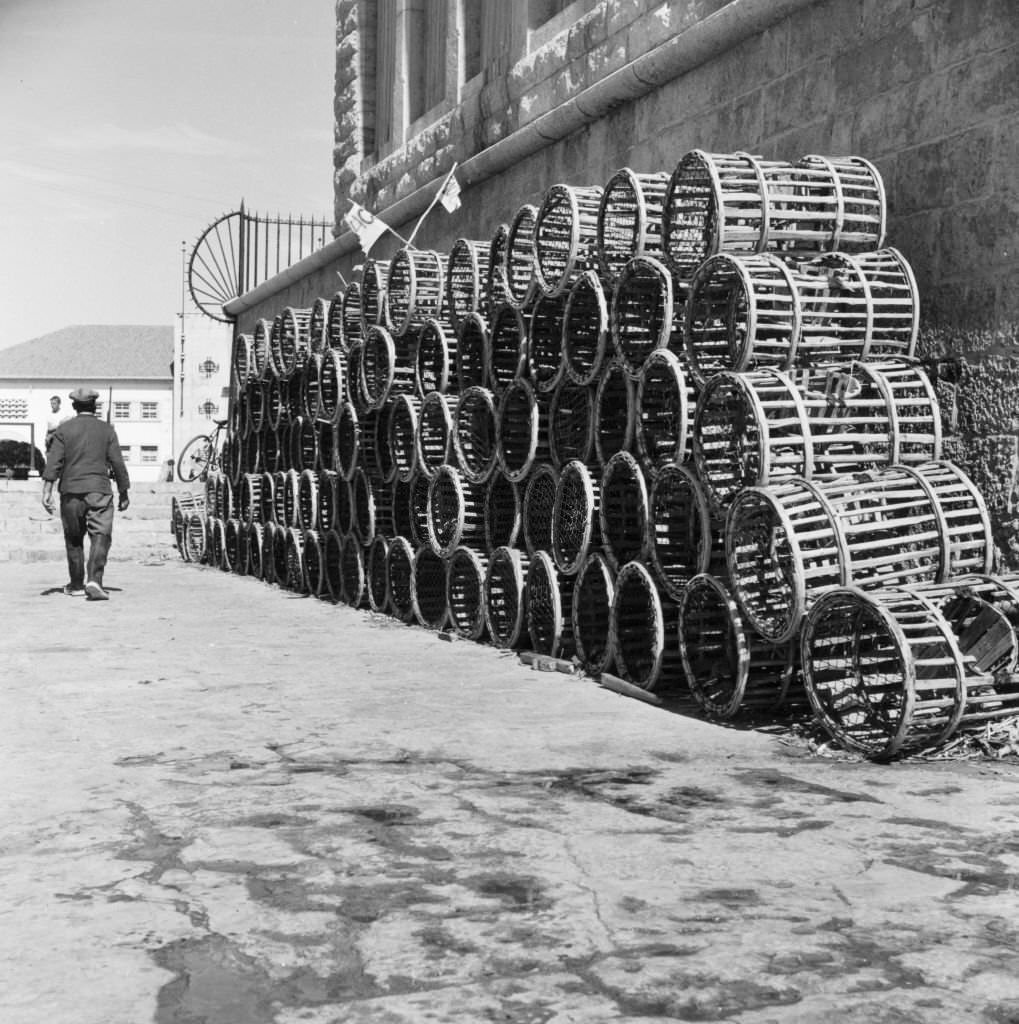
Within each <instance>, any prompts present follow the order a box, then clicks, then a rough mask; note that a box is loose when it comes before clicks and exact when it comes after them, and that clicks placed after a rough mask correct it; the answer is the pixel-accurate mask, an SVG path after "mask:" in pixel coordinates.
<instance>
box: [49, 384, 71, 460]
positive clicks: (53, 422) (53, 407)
mask: <svg viewBox="0 0 1019 1024" xmlns="http://www.w3.org/2000/svg"><path fill="white" fill-rule="evenodd" d="M70 418H71V415H70V413H64V412H61V411H60V395H53V396H52V397H51V398H50V416H49V419H48V420H47V421H46V451H49V450H50V445H51V444H53V435H54V434H55V433H56V432H57V427H59V426H60V424H61V423H63V422H64V420H69V419H70Z"/></svg>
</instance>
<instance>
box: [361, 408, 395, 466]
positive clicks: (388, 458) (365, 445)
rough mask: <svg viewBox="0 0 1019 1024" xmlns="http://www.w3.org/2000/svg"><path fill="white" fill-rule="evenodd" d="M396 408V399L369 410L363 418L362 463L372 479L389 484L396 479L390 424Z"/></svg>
mask: <svg viewBox="0 0 1019 1024" xmlns="http://www.w3.org/2000/svg"><path fill="white" fill-rule="evenodd" d="M394 408H395V399H394V401H391V402H387V403H386V404H385V405H384V406H383V407H382V408H381V409H379V410H378V411H371V412H368V413H367V414H366V415H365V416H364V417H363V418H362V420H361V453H360V465H361V466H362V467H363V468H364V471H365V472H366V473H368V474H369V476H371V477H372V479H375V480H381V481H382V482H383V483H387V484H388V483H392V482H393V481H394V480H395V479H396V462H395V461H394V460H393V451H392V448H391V447H390V444H389V435H390V431H389V425H390V421H391V419H392V415H393V409H394Z"/></svg>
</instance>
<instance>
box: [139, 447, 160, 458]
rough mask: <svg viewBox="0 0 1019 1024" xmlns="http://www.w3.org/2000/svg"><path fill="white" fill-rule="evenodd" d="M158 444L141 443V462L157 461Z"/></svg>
mask: <svg viewBox="0 0 1019 1024" xmlns="http://www.w3.org/2000/svg"><path fill="white" fill-rule="evenodd" d="M158 461H159V446H158V445H154V444H143V445H142V462H158Z"/></svg>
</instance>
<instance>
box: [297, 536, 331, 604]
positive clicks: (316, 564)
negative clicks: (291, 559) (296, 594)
mask: <svg viewBox="0 0 1019 1024" xmlns="http://www.w3.org/2000/svg"><path fill="white" fill-rule="evenodd" d="M301 568H302V572H303V573H304V582H305V587H306V589H307V592H308V593H309V594H311V596H312V597H321V596H322V592H323V591H328V588H327V587H326V583H325V557H324V552H323V550H322V539H321V536H320V535H319V532H318V531H317V530H305V531H304V549H303V550H302V551H301Z"/></svg>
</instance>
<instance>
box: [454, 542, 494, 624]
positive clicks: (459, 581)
mask: <svg viewBox="0 0 1019 1024" xmlns="http://www.w3.org/2000/svg"><path fill="white" fill-rule="evenodd" d="M487 569H488V559H487V558H485V557H484V556H483V555H481V554H479V553H478V552H477V551H474V550H472V549H471V548H469V547H465V546H463V545H461V546H460V547H458V548H457V549H456V550H455V551H454V552H453V554H452V555H451V556H450V559H449V564H448V565H447V567H446V614H447V619H448V621H449V624H450V626H452V628H453V631H454V632H455V633H456V634H457V636H461V637H463V638H464V639H465V640H480V639H481V637H482V636H483V635H484V633H485V574H486V572H487Z"/></svg>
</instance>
